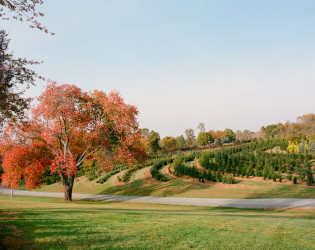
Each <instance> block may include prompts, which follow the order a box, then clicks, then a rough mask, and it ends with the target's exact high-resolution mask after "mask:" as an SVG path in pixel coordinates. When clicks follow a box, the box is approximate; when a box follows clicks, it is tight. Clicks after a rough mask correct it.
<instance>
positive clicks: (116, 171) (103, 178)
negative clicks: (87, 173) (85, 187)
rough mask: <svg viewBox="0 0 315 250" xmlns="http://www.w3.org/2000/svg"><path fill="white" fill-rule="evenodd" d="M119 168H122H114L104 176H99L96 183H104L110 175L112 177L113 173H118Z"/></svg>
mask: <svg viewBox="0 0 315 250" xmlns="http://www.w3.org/2000/svg"><path fill="white" fill-rule="evenodd" d="M121 170H122V169H116V170H113V171H111V172H110V173H108V174H107V175H105V176H103V177H102V178H100V179H99V180H97V182H96V183H101V184H103V183H105V182H106V181H108V179H109V178H110V177H112V176H113V175H115V174H118V173H119V172H120V171H121Z"/></svg>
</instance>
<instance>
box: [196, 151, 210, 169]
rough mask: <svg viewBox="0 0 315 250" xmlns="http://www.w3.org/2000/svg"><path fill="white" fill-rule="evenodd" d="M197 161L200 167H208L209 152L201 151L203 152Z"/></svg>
mask: <svg viewBox="0 0 315 250" xmlns="http://www.w3.org/2000/svg"><path fill="white" fill-rule="evenodd" d="M198 163H199V165H200V166H201V167H204V168H206V169H210V166H211V164H210V157H209V154H205V153H203V154H202V155H201V157H200V158H199V161H198Z"/></svg>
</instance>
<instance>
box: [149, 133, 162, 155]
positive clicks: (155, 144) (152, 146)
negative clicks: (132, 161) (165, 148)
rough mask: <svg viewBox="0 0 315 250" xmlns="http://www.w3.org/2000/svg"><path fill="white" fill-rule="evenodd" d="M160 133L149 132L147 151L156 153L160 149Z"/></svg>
mask: <svg viewBox="0 0 315 250" xmlns="http://www.w3.org/2000/svg"><path fill="white" fill-rule="evenodd" d="M159 141H160V135H159V133H158V132H155V131H153V130H152V131H150V134H149V152H150V153H156V152H157V151H158V150H159V149H160V144H159Z"/></svg>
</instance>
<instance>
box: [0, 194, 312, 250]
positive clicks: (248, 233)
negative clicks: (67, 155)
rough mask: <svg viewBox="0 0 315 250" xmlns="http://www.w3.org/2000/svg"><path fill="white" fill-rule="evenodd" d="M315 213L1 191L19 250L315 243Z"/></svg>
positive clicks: (4, 231) (2, 216) (5, 241)
mask: <svg viewBox="0 0 315 250" xmlns="http://www.w3.org/2000/svg"><path fill="white" fill-rule="evenodd" d="M314 219H315V217H314V212H313V211H307V210H295V211H294V210H289V211H285V210H248V209H234V208H229V209H227V208H205V207H192V206H170V205H157V204H132V203H112V202H91V201H75V202H72V203H63V202H62V201H61V199H55V198H39V197H15V198H14V199H12V200H11V199H10V198H7V197H2V196H1V197H0V245H2V246H3V247H4V248H13V249H17V248H18V249H28V248H32V249H58V248H67V249H73V248H86V249H108V248H115V249H117V248H118V249H125V248H146V249H147V248H155V249H165V248H176V249H188V248H196V249H205V248H207V249H209V248H210V249H252V247H253V246H255V248H261V249H314V248H315V240H314V235H313V231H314V230H313V229H314V227H315V220H314Z"/></svg>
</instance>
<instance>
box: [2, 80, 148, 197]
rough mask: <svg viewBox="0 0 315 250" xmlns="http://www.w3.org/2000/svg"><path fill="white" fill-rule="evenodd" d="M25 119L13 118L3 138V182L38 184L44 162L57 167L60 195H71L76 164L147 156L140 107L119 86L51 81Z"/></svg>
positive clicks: (128, 161) (105, 163) (127, 160)
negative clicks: (113, 88) (115, 89)
mask: <svg viewBox="0 0 315 250" xmlns="http://www.w3.org/2000/svg"><path fill="white" fill-rule="evenodd" d="M37 101H38V104H37V105H36V106H35V107H34V108H33V109H31V110H29V111H30V115H29V116H27V117H25V118H24V119H23V121H11V122H10V123H9V127H8V129H7V130H6V133H5V137H4V138H5V139H4V141H3V143H2V145H4V148H3V150H1V151H2V152H4V153H3V169H4V174H3V175H2V180H3V184H4V185H5V186H7V187H11V188H16V187H17V185H18V183H19V182H20V180H21V177H23V178H24V179H25V182H26V187H27V188H28V189H32V188H36V187H38V186H39V185H40V184H41V181H42V179H41V176H42V174H43V172H44V171H45V169H46V168H47V166H49V168H50V170H51V172H52V173H54V172H58V173H59V175H60V178H61V181H62V183H63V186H64V198H65V200H67V201H71V200H72V188H73V183H74V179H75V176H76V173H77V171H78V168H79V167H80V166H81V165H82V164H83V163H84V162H85V163H87V164H88V163H91V162H93V161H97V163H98V166H99V167H100V168H102V169H107V168H111V167H112V166H113V164H114V162H119V163H124V164H128V165H130V166H135V165H136V164H137V162H138V161H139V162H143V161H144V160H145V156H146V155H145V152H144V149H143V148H142V147H141V144H140V139H141V132H140V130H139V128H138V122H137V120H136V117H137V114H138V110H137V108H136V107H135V106H132V105H128V104H126V103H125V102H124V100H123V98H122V97H121V96H120V95H119V93H117V92H111V93H109V94H106V93H104V92H102V91H96V90H95V91H92V92H84V91H82V90H81V89H79V88H78V87H76V86H74V85H69V84H64V85H60V86H58V85H57V84H55V83H49V84H48V85H47V87H46V90H45V91H44V92H43V93H42V94H41V95H40V97H39V98H38V99H37Z"/></svg>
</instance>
